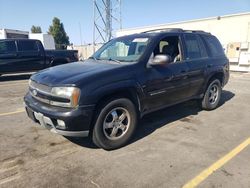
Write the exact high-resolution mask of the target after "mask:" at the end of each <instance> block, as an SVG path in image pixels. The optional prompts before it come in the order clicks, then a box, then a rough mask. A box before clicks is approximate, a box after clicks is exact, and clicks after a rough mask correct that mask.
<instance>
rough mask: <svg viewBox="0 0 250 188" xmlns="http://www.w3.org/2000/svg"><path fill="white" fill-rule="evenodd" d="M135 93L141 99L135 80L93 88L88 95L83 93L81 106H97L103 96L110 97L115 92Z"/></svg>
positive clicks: (141, 92)
mask: <svg viewBox="0 0 250 188" xmlns="http://www.w3.org/2000/svg"><path fill="white" fill-rule="evenodd" d="M126 91H128V92H131V91H133V92H135V93H136V94H137V95H138V97H139V98H143V96H145V95H144V93H143V90H142V88H141V86H140V84H139V83H138V82H136V81H135V80H121V81H116V82H113V83H109V84H105V85H103V86H100V87H96V88H93V89H92V90H90V92H89V93H88V94H86V93H85V94H84V93H83V96H82V98H83V101H82V103H83V104H97V102H98V101H99V100H100V99H101V98H103V97H104V96H108V95H112V94H114V93H117V92H124V94H126V93H125V92H126Z"/></svg>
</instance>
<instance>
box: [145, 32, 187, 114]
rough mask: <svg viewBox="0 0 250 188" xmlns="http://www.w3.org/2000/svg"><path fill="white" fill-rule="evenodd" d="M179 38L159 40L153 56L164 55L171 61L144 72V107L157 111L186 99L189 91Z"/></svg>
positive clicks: (185, 65) (169, 37)
mask: <svg viewBox="0 0 250 188" xmlns="http://www.w3.org/2000/svg"><path fill="white" fill-rule="evenodd" d="M181 49H182V47H181V43H180V36H168V37H165V38H163V39H162V40H160V42H159V44H157V46H156V48H155V50H154V52H153V55H154V56H155V55H157V54H165V55H169V56H170V57H171V59H172V61H171V63H170V64H168V65H164V66H163V65H155V66H152V67H149V68H148V69H147V70H146V75H147V78H146V84H145V86H144V91H145V93H146V101H145V105H146V106H145V107H146V108H148V109H158V108H162V107H164V106H168V105H171V104H174V103H177V102H180V101H181V100H183V99H185V98H186V91H187V90H188V89H189V81H188V71H189V69H188V65H187V62H185V61H182V50H181Z"/></svg>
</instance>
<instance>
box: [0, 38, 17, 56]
mask: <svg viewBox="0 0 250 188" xmlns="http://www.w3.org/2000/svg"><path fill="white" fill-rule="evenodd" d="M13 52H16V44H15V41H0V54H7V53H13Z"/></svg>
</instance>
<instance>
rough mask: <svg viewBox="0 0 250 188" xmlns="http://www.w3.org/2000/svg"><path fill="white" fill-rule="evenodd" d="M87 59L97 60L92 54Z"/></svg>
mask: <svg viewBox="0 0 250 188" xmlns="http://www.w3.org/2000/svg"><path fill="white" fill-rule="evenodd" d="M89 59H94V60H97V59H96V58H95V57H93V56H91V57H89Z"/></svg>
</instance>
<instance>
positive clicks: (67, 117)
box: [24, 93, 95, 137]
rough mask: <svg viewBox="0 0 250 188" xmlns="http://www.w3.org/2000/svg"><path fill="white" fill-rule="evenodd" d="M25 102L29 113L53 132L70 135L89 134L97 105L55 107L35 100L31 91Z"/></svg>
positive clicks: (33, 118) (35, 120)
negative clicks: (71, 107) (74, 107)
mask: <svg viewBox="0 0 250 188" xmlns="http://www.w3.org/2000/svg"><path fill="white" fill-rule="evenodd" d="M24 102H25V105H26V107H25V108H26V112H27V115H28V116H29V117H30V118H31V119H32V120H33V121H34V122H36V123H39V124H40V125H41V126H43V127H45V128H47V129H49V130H50V131H51V132H54V133H57V134H60V135H63V136H69V137H86V136H88V135H89V131H90V128H91V122H92V116H93V112H94V108H95V105H87V106H80V107H78V108H76V109H70V108H62V107H54V106H50V105H48V104H45V103H41V102H39V101H37V100H35V99H34V98H33V97H32V96H31V95H30V94H29V93H27V94H26V96H25V97H24Z"/></svg>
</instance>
